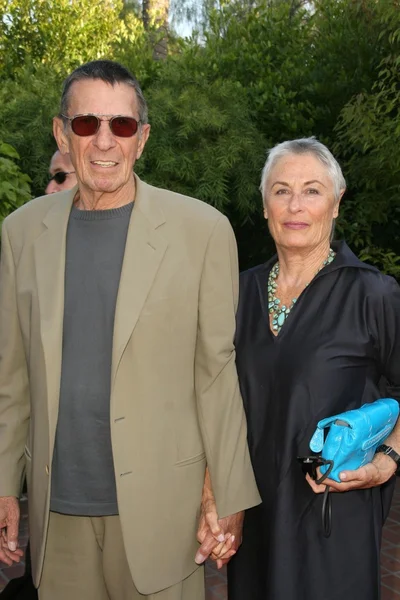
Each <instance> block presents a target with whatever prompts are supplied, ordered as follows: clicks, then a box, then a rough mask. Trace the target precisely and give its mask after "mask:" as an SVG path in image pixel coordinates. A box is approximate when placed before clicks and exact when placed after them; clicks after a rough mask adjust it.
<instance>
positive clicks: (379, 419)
mask: <svg viewBox="0 0 400 600" xmlns="http://www.w3.org/2000/svg"><path fill="white" fill-rule="evenodd" d="M398 416H399V403H398V402H397V400H393V399H392V398H382V399H380V400H376V401H375V402H372V403H370V404H364V405H363V406H362V407H361V408H358V409H356V410H349V411H346V412H343V413H340V414H338V415H334V416H333V417H328V418H327V419H322V421H319V423H318V425H317V429H316V430H315V432H314V434H313V436H312V438H311V440H310V448H311V450H312V452H318V453H319V452H322V458H323V459H325V460H326V461H327V464H324V465H322V466H321V467H320V469H321V473H322V474H323V475H324V474H325V473H327V471H328V470H330V472H329V474H328V476H329V477H330V478H331V479H334V480H335V481H338V482H340V479H339V473H340V472H341V471H345V470H351V471H353V470H355V469H358V468H359V467H362V466H363V465H365V464H366V463H368V462H371V460H372V458H373V456H374V454H375V450H376V449H377V447H378V446H379V444H380V443H381V442H383V440H385V439H386V438H387V437H388V435H389V434H390V432H391V431H392V429H393V427H394V426H395V424H396V421H397V417H398ZM326 431H327V434H326Z"/></svg>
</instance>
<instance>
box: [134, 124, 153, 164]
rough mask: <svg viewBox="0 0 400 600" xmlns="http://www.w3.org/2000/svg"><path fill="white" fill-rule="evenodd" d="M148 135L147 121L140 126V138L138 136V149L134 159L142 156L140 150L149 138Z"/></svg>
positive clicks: (148, 126)
mask: <svg viewBox="0 0 400 600" xmlns="http://www.w3.org/2000/svg"><path fill="white" fill-rule="evenodd" d="M149 135H150V125H149V124H148V123H145V124H144V125H142V126H141V129H140V138H139V144H138V149H137V152H136V160H138V159H139V158H140V157H141V156H142V152H143V150H144V147H145V145H146V142H147V140H148V139H149Z"/></svg>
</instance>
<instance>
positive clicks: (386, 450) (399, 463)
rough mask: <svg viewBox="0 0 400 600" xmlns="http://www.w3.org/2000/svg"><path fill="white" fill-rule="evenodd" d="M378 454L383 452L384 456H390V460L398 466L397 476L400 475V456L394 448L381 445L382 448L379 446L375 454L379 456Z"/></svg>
mask: <svg viewBox="0 0 400 600" xmlns="http://www.w3.org/2000/svg"><path fill="white" fill-rule="evenodd" d="M378 452H382V453H383V454H386V456H390V458H391V459H392V460H394V462H395V463H396V465H397V469H396V475H400V454H398V453H397V452H396V450H394V448H392V446H387V445H386V444H381V445H380V446H378V447H377V449H376V450H375V454H377V453H378Z"/></svg>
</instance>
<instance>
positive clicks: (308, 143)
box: [260, 136, 346, 204]
mask: <svg viewBox="0 0 400 600" xmlns="http://www.w3.org/2000/svg"><path fill="white" fill-rule="evenodd" d="M289 154H297V155H299V154H312V155H313V156H315V158H317V159H318V160H319V161H320V162H321V163H322V164H323V165H325V167H326V170H327V172H328V174H329V176H330V177H331V179H332V182H333V189H334V195H335V200H339V198H340V193H341V192H343V191H344V190H345V189H346V180H345V178H344V177H343V173H342V169H341V168H340V165H339V163H338V161H337V160H336V158H335V157H334V156H333V154H332V152H331V151H330V150H328V148H327V147H326V146H325V145H324V144H322V143H321V142H319V141H318V140H317V139H316V138H315V137H314V136H313V137H308V138H300V139H298V140H289V141H287V142H282V143H280V144H277V145H276V146H274V147H273V148H271V150H269V152H268V158H267V161H266V163H265V165H264V168H263V171H262V176H261V185H260V190H261V194H262V197H263V202H264V204H265V189H266V186H267V182H268V178H269V176H270V174H271V171H272V169H273V168H274V166H275V165H276V163H277V162H279V161H280V160H281V158H284V157H285V156H288V155H289Z"/></svg>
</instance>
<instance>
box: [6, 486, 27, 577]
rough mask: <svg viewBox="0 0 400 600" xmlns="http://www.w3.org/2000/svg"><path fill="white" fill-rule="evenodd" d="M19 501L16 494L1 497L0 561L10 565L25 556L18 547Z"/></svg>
mask: <svg viewBox="0 0 400 600" xmlns="http://www.w3.org/2000/svg"><path fill="white" fill-rule="evenodd" d="M18 526H19V503H18V499H17V498H15V496H3V497H1V498H0V531H1V535H0V561H3V562H4V563H6V565H8V566H9V567H10V566H11V565H12V564H13V562H17V563H18V562H19V561H20V560H21V557H22V556H23V554H24V553H23V552H22V550H20V549H19V548H18Z"/></svg>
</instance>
